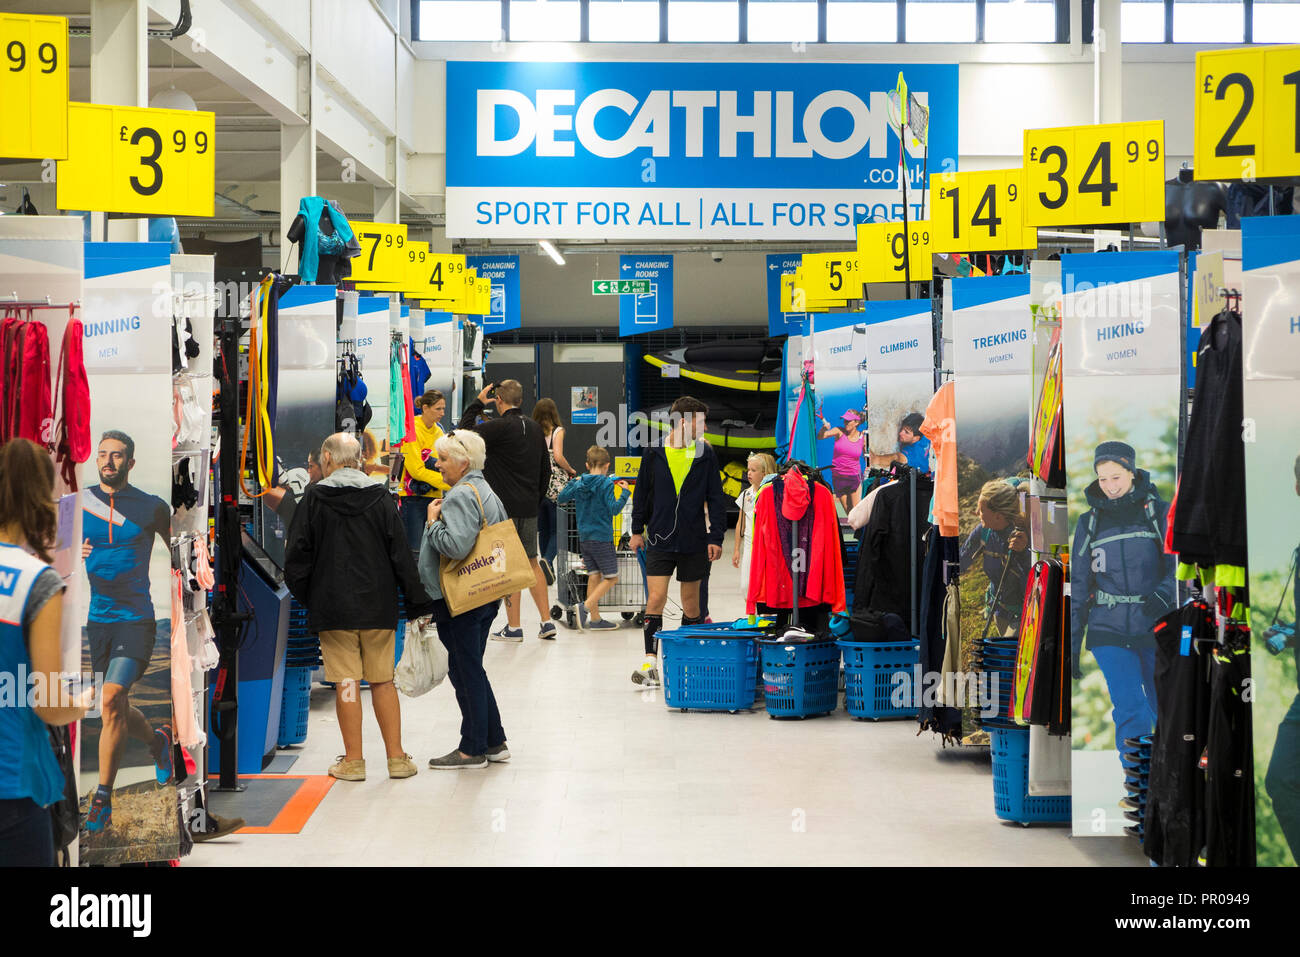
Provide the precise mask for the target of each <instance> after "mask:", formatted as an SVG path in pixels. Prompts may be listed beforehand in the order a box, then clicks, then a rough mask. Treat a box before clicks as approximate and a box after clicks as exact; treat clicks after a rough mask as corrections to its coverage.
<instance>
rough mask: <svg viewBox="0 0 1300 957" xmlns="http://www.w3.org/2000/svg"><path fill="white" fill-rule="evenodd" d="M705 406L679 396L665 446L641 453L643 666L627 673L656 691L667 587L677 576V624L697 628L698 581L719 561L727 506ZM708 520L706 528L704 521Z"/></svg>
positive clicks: (635, 543)
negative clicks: (644, 593) (706, 425)
mask: <svg viewBox="0 0 1300 957" xmlns="http://www.w3.org/2000/svg"><path fill="white" fill-rule="evenodd" d="M708 411H709V407H708V406H707V405H705V404H704V403H703V402H701V401H700V400H699V399H696V398H693V397H692V396H689V395H684V396H682V397H681V398H679V399H678V400H677V401H676V402H674V403H673V405H672V409H671V410H670V413H669V414H670V415H671V416H672V419H673V427H672V431H670V432H669V433H668V437H667V438H666V439H665V440H664V445H663V447H655V446H652V447H650V448H647V449H646V450H645V451H644V452H642V454H641V470H640V471H639V472H638V473H637V477H636V488H635V489H634V490H633V492H632V538H631V542H630V544H631V547H632V548H633V549H634V550H640V549H642V548H644V549H645V553H646V554H645V573H646V588H647V591H648V592H649V594H648V596H647V598H646V605H645V654H646V660H645V661H644V662H642V663H641V666H640V667H639V668H638V669H637V670H636V671H634V672H632V681H633V682H635V683H636V684H638V685H644V686H649V687H653V686H655V685H658V684H659V670H658V668H657V667H656V661H655V652H656V645H657V643H656V640H655V634H656V633H657V632H658V631H659V629H660V628H661V627H662V626H663V623H664V604H665V603H666V602H667V601H668V582H669V580H670V579H671V578H672V574H673V572H674V571H676V572H677V581H678V582H679V583H680V585H681V597H682V624H683V625H693V624H698V623H699V622H700V621H701V620H702V615H701V613H700V581H701V580H702V579H703V578H704V577H705V574H706V573H707V572H708V569H709V562H716V561H717V560H718V559H719V558H721V557H722V536H723V535H724V534H725V533H726V530H727V512H726V508H727V499H726V496H725V495H723V493H722V479H721V477H720V476H719V474H718V457H717V455H716V454H715V453H714V451H713V447H712V446H711V445H709V443H707V442H705V441H704V439H703V435H704V422H705V416H706V415H707V414H708ZM706 518H707V520H708V521H707V526H706V522H705V519H706Z"/></svg>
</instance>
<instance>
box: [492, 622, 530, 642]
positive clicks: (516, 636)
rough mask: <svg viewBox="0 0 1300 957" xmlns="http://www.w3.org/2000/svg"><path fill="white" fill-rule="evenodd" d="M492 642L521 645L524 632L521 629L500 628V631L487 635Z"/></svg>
mask: <svg viewBox="0 0 1300 957" xmlns="http://www.w3.org/2000/svg"><path fill="white" fill-rule="evenodd" d="M488 637H490V638H491V639H492V640H493V641H513V642H514V643H515V644H517V645H518V644H522V643H523V640H524V630H523V629H522V628H510V627H509V626H507V627H505V628H502V629H501V630H500V631H494V632H492V634H491V635H489V636H488Z"/></svg>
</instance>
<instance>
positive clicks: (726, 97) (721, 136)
mask: <svg viewBox="0 0 1300 957" xmlns="http://www.w3.org/2000/svg"><path fill="white" fill-rule="evenodd" d="M719 96H720V97H721V99H720V101H719V103H718V155H719V156H725V157H732V156H735V155H736V134H738V133H752V134H754V156H755V157H764V158H766V157H768V156H771V155H772V93H771V91H769V90H755V91H754V112H753V113H752V114H751V115H749V116H741V115H740V114H739V113H738V112H737V110H736V91H735V90H723V91H722V92H721V93H720V94H719Z"/></svg>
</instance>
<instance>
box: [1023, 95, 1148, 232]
mask: <svg viewBox="0 0 1300 957" xmlns="http://www.w3.org/2000/svg"><path fill="white" fill-rule="evenodd" d="M1025 192H1026V194H1027V195H1026V197H1025V199H1026V201H1027V205H1026V207H1025V225H1027V226H1093V225H1109V224H1115V223H1139V222H1154V221H1159V220H1163V219H1164V218H1165V124H1164V121H1163V120H1151V121H1147V122H1141V123H1102V124H1098V125H1095V126H1064V127H1058V128H1056V129H1050V130H1025Z"/></svg>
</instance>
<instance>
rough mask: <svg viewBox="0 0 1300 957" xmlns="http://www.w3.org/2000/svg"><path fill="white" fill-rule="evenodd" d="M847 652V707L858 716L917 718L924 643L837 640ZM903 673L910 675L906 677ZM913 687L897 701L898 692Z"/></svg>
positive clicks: (845, 659)
mask: <svg viewBox="0 0 1300 957" xmlns="http://www.w3.org/2000/svg"><path fill="white" fill-rule="evenodd" d="M836 644H837V645H838V646H839V647H840V648H841V649H842V650H843V652H844V707H845V708H846V709H847V710H848V712H849V714H851V715H853V717H855V718H870V719H872V720H873V721H879V720H880V719H881V718H915V717H916V712H917V709H916V706H915V698H916V696H917V695H918V694H919V693H920V690H921V689H920V688H914V687H912V685H914V684H915V681H914V669H915V667H916V665H917V664H918V663H919V662H920V660H921V646H920V645H919V644H916V643H914V642H908V643H906V644H902V643H893V642H880V641H866V642H863V641H837V642H836ZM899 675H906V678H905V679H902V678H899V677H898V676H899ZM900 687H901V688H902V689H904V690H910V691H911V693H910V694H905V695H903V696H902V698H903V703H902V704H901V705H900V704H898V703H896V700H895V692H896V691H897V690H899V689H900Z"/></svg>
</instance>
